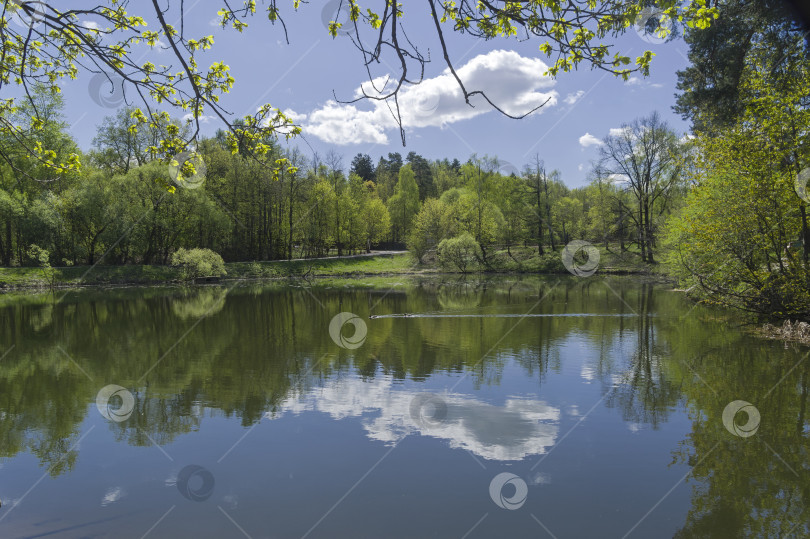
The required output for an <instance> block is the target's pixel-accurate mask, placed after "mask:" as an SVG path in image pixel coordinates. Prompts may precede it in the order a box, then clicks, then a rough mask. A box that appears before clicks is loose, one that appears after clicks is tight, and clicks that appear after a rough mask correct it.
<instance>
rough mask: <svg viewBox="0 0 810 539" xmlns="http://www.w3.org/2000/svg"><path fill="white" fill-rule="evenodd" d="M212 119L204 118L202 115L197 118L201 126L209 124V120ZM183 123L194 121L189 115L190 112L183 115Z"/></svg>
mask: <svg viewBox="0 0 810 539" xmlns="http://www.w3.org/2000/svg"><path fill="white" fill-rule="evenodd" d="M213 119H214V117H213V116H206V115H205V114H203V115H202V116H200V118H199V120H200V123H201V124H207V123H210V122H211V120H213ZM183 121H184V122H193V121H194V115H193V114H191V113H190V112H189V113H188V114H185V115H183Z"/></svg>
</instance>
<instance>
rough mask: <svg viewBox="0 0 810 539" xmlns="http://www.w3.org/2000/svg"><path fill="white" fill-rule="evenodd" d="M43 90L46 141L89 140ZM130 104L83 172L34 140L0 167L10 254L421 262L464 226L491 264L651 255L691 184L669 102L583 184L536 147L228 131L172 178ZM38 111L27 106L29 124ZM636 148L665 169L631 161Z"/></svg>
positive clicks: (618, 139) (3, 252) (2, 226)
mask: <svg viewBox="0 0 810 539" xmlns="http://www.w3.org/2000/svg"><path fill="white" fill-rule="evenodd" d="M35 94H36V100H37V101H36V102H37V108H38V109H39V110H40V116H42V115H44V113H43V112H42V111H49V112H48V116H47V118H46V125H47V127H46V128H45V129H43V130H41V132H42V133H44V135H45V136H47V137H48V138H49V140H48V141H47V143H48V144H49V145H50V146H51V147H60V148H62V151H64V152H66V153H67V152H76V151H78V147H77V144H76V143H75V141H73V140H72V138H71V137H70V136H69V134H68V133H67V131H66V128H67V126H66V124H65V123H64V120H63V118H62V116H61V109H62V108H63V106H64V104H63V102H62V100H61V97H60V95H59V94H54V93H52V92H49V91H48V89H47V88H45V87H42V86H40V87H37V88H36V91H35ZM132 112H133V111H132V110H131V109H127V108H126V107H124V108H121V109H120V110H119V111H117V112H116V113H115V114H114V115H112V116H110V117H107V118H104V119H103V120H102V121H101V123H100V124H99V126H98V128H97V134H96V137H95V138H94V140H93V148H92V150H90V151H89V152H87V154H86V155H85V156H84V157H83V161H84V162H85V163H86V165H85V166H84V167H83V168H82V169H81V170H80V171H76V172H73V173H68V174H62V175H59V176H56V177H51V175H50V172H49V171H48V169H47V168H45V167H42V166H39V165H38V163H37V162H36V160H34V159H32V158H30V157H29V156H28V155H26V154H25V153H24V152H20V153H19V154H18V155H16V156H15V160H16V163H15V167H10V166H5V167H3V168H2V179H1V180H0V259H1V260H2V263H3V265H6V266H12V265H32V264H34V265H35V264H38V263H40V260H39V258H38V257H37V256H34V253H41V252H42V251H46V252H47V258H48V261H49V263H51V264H53V265H55V266H59V265H73V264H90V265H92V264H96V263H103V264H167V263H168V262H169V260H170V257H171V254H172V253H173V252H175V251H176V250H178V249H181V248H194V247H200V248H209V249H212V250H214V251H216V252H218V253H220V254H221V255H222V256H223V257H224V259H225V260H228V261H243V260H276V259H290V258H298V257H303V258H305V257H317V256H324V255H327V254H332V253H333V254H337V255H344V254H351V253H357V252H362V251H368V250H370V249H371V248H373V247H379V246H400V247H404V246H407V247H408V248H409V249H410V250H411V251H412V252H413V254H414V255H415V257H416V258H417V259H418V260H420V261H421V260H423V259H424V257H425V255H426V254H427V253H429V252H431V251H433V250H434V249H436V247H437V246H438V244H439V243H440V242H441V241H442V240H443V239H449V238H454V237H458V236H460V235H462V234H469V235H471V236H472V237H473V238H474V240H475V242H476V243H477V245H478V246H479V247H480V252H481V262H482V263H483V264H486V263H487V260H488V257H489V256H490V254H491V253H492V252H493V251H494V250H496V249H501V248H503V249H506V250H507V252H509V254H511V253H512V251H511V250H512V249H513V248H514V247H517V246H519V247H527V246H532V247H533V248H534V249H535V250H536V251H537V253H538V254H540V255H543V254H545V253H546V252H547V251H548V250H551V251H555V250H557V249H558V248H559V247H560V246H562V245H564V244H566V243H568V242H569V241H571V240H572V239H582V238H588V239H590V240H592V241H594V242H600V243H604V244H605V245H608V244H609V243H618V244H620V248H621V249H626V248H628V247H630V246H632V245H637V246H639V248H640V249H641V252H642V253H643V257H644V258H645V260H646V259H649V261H653V255H652V249H653V247H654V246H655V245H656V242H657V241H658V236H659V230H660V228H661V227H662V225H663V218H664V217H665V216H666V215H667V214H668V213H669V211H670V210H671V208H672V206H673V204H674V203H673V198H674V197H675V198H676V197H678V196H680V194H681V193H680V191H679V188H678V185H677V179H678V163H679V162H680V161H679V158H678V156H679V155H680V153H679V152H680V149H679V148H680V146H681V143H680V141H679V139H678V138H677V137H676V136H675V134H674V132H672V130H670V129H669V128H668V127H667V126H666V124H664V123H663V122H662V121H661V120H660V118H659V117H658V115H657V114H653V115H651V116H649V117H647V118H644V119H641V120H638V121H636V122H635V123H634V124H631V125H628V126H627V127H626V129H625V130H624V131H623V132H622V134H621V135H615V136H614V135H611V136H608V137H606V139H605V145H604V146H603V148H604V151H603V152H602V159H601V160H600V161H599V162H598V163H595V164H594V167H593V170H592V171H591V182H590V184H589V185H587V186H584V187H580V188H573V189H572V188H569V187H567V186H566V185H565V184H564V183H563V181H562V179H561V175H560V173H559V171H556V170H548V169H547V168H546V166H545V164H544V163H543V160H542V159H541V157H540V156H535V158H534V160H533V162H532V163H531V164H530V165H527V166H526V167H525V168H524V170H523V171H518V170H517V169H516V168H515V167H513V166H511V165H510V164H508V163H504V162H502V161H500V160H499V159H498V158H497V157H488V156H478V155H472V156H471V157H469V158H468V159H467V160H466V161H465V162H463V163H462V162H460V161H459V160H458V159H452V160H450V159H447V158H445V159H437V160H428V159H426V158H424V157H422V156H421V155H419V154H417V153H415V152H410V153H408V154H407V155H406V156H405V157H403V156H402V155H401V154H399V153H396V152H392V153H388V154H387V155H386V156H382V157H380V158H379V159H378V160H377V162H376V163H375V162H374V160H373V159H372V158H371V156H369V155H367V154H358V155H357V156H355V157H354V158H353V159H352V160H351V162H350V164H349V166H348V167H346V166H345V165H344V161H343V157H342V156H341V155H340V154H338V153H336V152H334V151H330V152H329V153H327V154H326V155H325V156H324V157H321V156H319V155H317V154H314V155H310V156H306V155H304V154H303V153H302V152H301V151H300V150H299V149H297V148H284V147H282V145H281V144H280V143H279V142H278V141H276V140H274V139H269V140H268V141H267V142H268V144H269V145H270V146H271V149H270V150H269V151H268V152H267V155H268V156H269V157H267V158H262V159H256V156H255V155H251V149H250V148H248V147H244V148H239V149H238V151H236V152H234V151H232V150H231V149H230V148H229V146H228V143H227V140H226V138H225V135H224V133H222V132H219V133H217V134H216V135H215V136H213V137H210V138H207V139H202V140H201V141H200V144H199V146H198V147H197V149H196V156H198V157H199V159H200V161H201V165H199V166H200V170H198V171H196V173H198V174H199V175H200V178H201V180H200V182H199V183H194V182H186V181H182V182H180V181H178V182H173V180H172V176H171V170H170V168H169V167H167V166H166V165H165V164H164V163H162V162H161V161H160V160H157V159H153V158H152V157H153V156H152V155H150V150H149V148H150V147H151V146H153V144H154V141H155V140H156V139H157V138H159V136H160V135H159V130H151V131H150V130H146V129H140V130H138V131H137V132H133V131H132V130H131V129H129V125H130V123H131V119H130V116H131V114H132ZM28 118H30V117H28V116H26V114H25V111H24V110H23V111H22V112H21V114H20V115H19V117H18V120H19V121H20V124H21V125H23V124H24V122H25V121H26V120H27V119H28ZM173 125H174V126H175V127H176V129H178V131H182V130H183V129H184V128H186V126H184V125H183V124H182V122H179V121H173ZM163 128H165V126H163ZM9 147H13V144H9ZM608 149H609V151H608ZM628 149H632V153H633V155H637V156H638V159H640V160H648V161H650V162H651V163H653V164H654V165H653V167H652V168H651V169H650V168H649V167H647V169H645V170H643V171H642V170H640V169H639V167H638V166H635V167H629V166H627V165H626V164H625V163H624V162H623V160H622V158H621V154H622V152H627V151H629V150H628ZM267 164H270V165H271V166H266V165H267ZM17 169H19V170H22V171H24V173H18V172H17ZM347 169H348V170H347ZM167 187H169V189H167Z"/></svg>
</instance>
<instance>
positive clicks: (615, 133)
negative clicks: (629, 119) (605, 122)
mask: <svg viewBox="0 0 810 539" xmlns="http://www.w3.org/2000/svg"><path fill="white" fill-rule="evenodd" d="M625 132H628V133H629V132H630V128H629V127H613V128H611V129H610V131H608V134H609V135H610V136H611V137H621V136H623V135H624V134H625Z"/></svg>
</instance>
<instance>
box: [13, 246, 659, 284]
mask: <svg viewBox="0 0 810 539" xmlns="http://www.w3.org/2000/svg"><path fill="white" fill-rule="evenodd" d="M599 250H600V265H599V270H598V273H611V274H622V273H633V274H644V275H653V276H666V268H665V267H662V266H659V265H653V266H650V265H648V264H643V263H641V262H640V257H639V256H638V253H635V252H633V251H628V252H625V253H619V250H618V248H616V249H605V248H604V247H600V248H599ZM488 262H489V267H488V268H477V269H475V270H474V271H473V273H479V272H481V271H483V272H485V273H548V274H553V273H565V274H567V271H566V269H565V267H564V266H563V265H562V262H561V259H560V254H559V253H558V252H547V253H546V254H545V255H543V256H538V254H537V250H536V249H531V248H512V249H511V253H509V252H507V251H506V250H500V251H493V252H491V253H489V254H488ZM225 268H226V271H227V272H228V275H227V277H226V278H225V280H232V279H302V278H304V279H310V278H320V277H340V276H347V277H358V276H373V275H382V276H385V275H420V274H434V273H454V272H453V271H452V270H449V269H447V268H443V267H440V266H439V265H438V263H437V261H436V260H435V257H433V256H430V255H428V256H427V257H426V258H425V260H424V262H423V263H421V264H419V263H416V262H415V261H414V260H413V258H412V257H411V256H410V255H409V254H408V253H397V254H380V255H375V256H364V257H355V258H327V259H316V260H293V261H286V260H274V261H268V262H230V263H227V264H226V265H225ZM52 277H53V282H54V284H55V286H56V287H59V288H71V287H79V286H105V285H150V284H164V283H174V282H181V281H182V277H181V273H180V269H179V268H175V267H171V266H150V265H130V266H103V265H97V266H93V267H91V266H73V267H61V268H54V269H53V273H52ZM49 278H50V277H49V274H48V273H47V272H46V271H44V270H42V269H40V268H32V267H17V268H0V290H15V289H24V288H46V287H49V286H50V284H49Z"/></svg>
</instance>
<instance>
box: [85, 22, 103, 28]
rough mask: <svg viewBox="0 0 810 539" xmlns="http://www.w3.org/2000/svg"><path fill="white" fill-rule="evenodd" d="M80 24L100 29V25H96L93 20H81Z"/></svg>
mask: <svg viewBox="0 0 810 539" xmlns="http://www.w3.org/2000/svg"><path fill="white" fill-rule="evenodd" d="M82 25H83V26H84V27H85V28H92V29H93V30H101V26H99V25H98V23H97V22H95V21H82Z"/></svg>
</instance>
